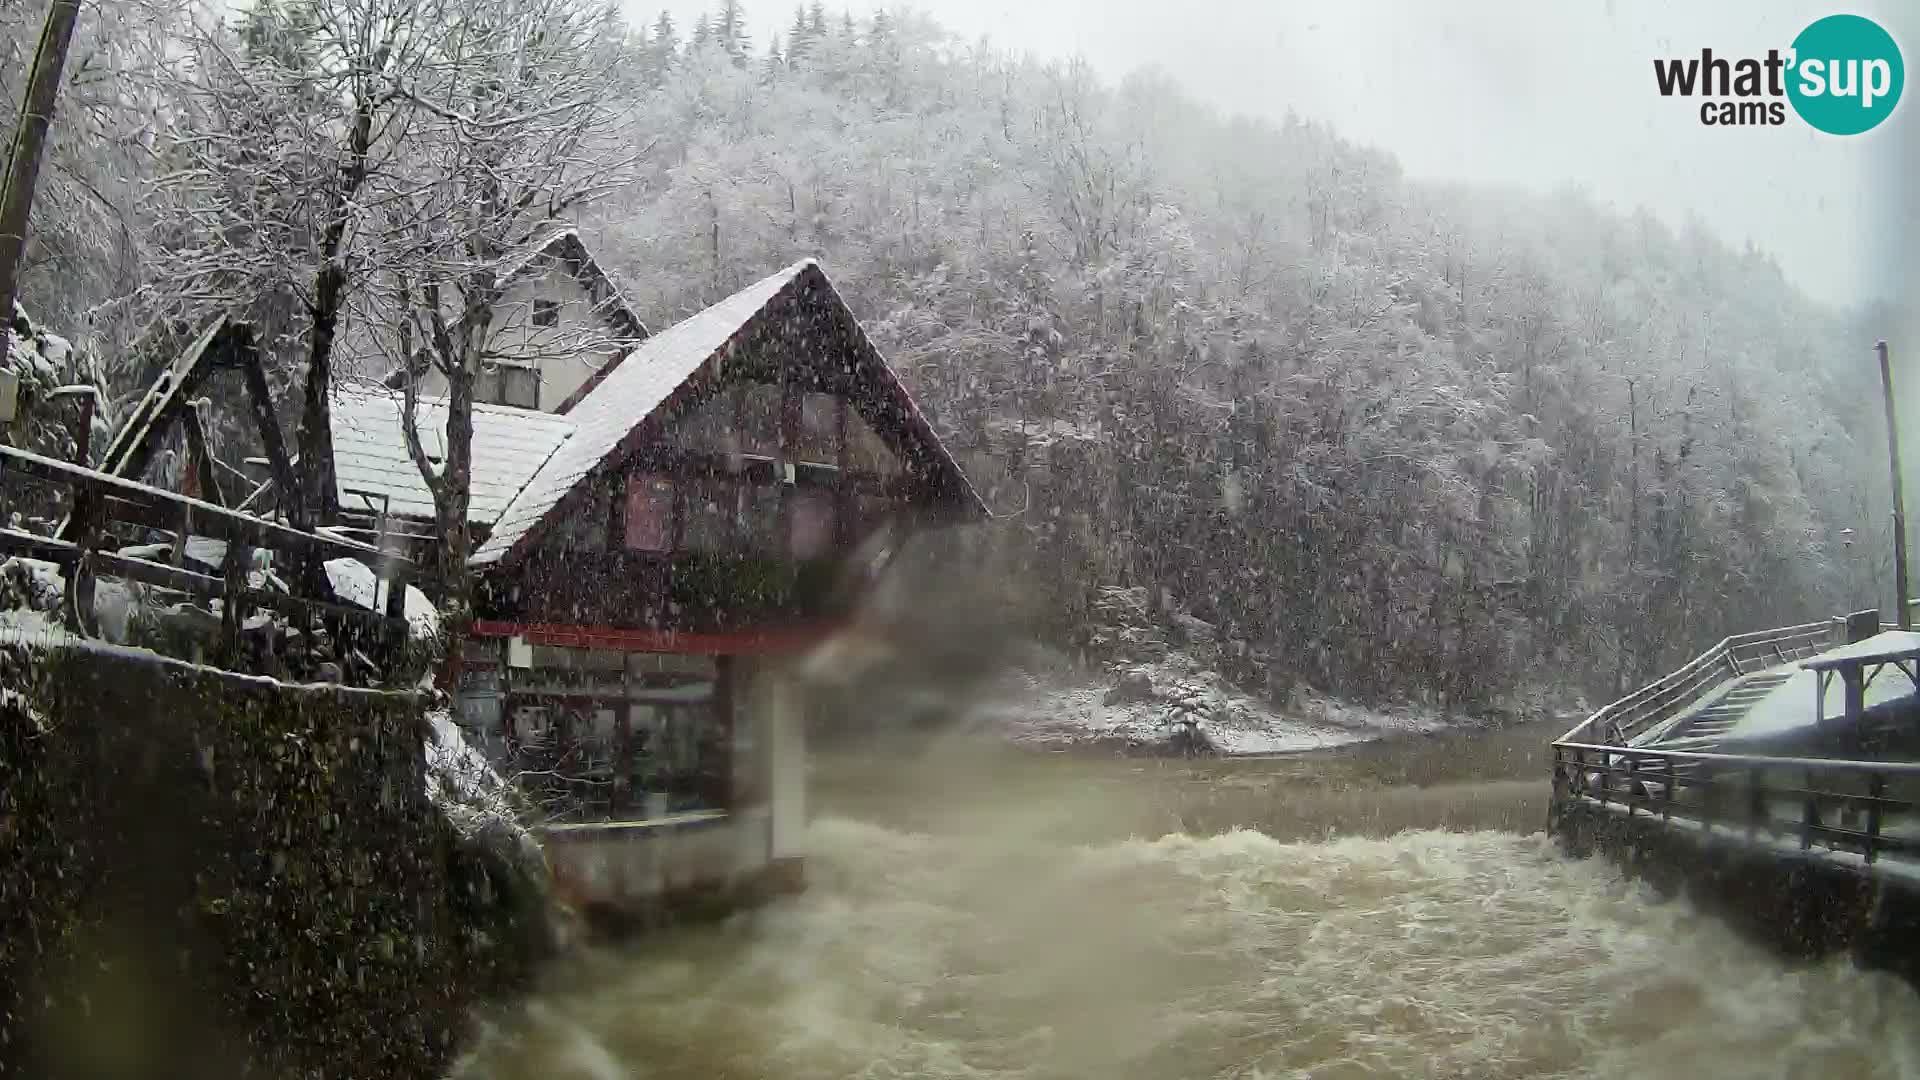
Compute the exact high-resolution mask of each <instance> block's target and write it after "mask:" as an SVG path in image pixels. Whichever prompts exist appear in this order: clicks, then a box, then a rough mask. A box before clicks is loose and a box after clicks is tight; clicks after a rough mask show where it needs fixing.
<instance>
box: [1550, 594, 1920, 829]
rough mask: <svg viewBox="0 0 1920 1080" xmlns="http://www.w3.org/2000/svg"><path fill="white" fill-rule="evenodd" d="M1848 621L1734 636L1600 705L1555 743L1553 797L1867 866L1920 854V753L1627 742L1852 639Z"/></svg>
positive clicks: (1805, 624)
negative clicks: (1874, 755)
mask: <svg viewBox="0 0 1920 1080" xmlns="http://www.w3.org/2000/svg"><path fill="white" fill-rule="evenodd" d="M1847 625H1848V621H1847V619H1845V618H1834V619H1830V620H1827V621H1825V622H1814V623H1802V624H1800V625H1798V626H1785V627H1779V628H1777V629H1773V630H1761V631H1757V632H1755V633H1751V634H1736V635H1734V636H1732V637H1728V638H1724V639H1722V640H1721V641H1720V642H1718V643H1717V644H1715V645H1714V646H1713V647H1712V648H1710V649H1708V650H1707V651H1706V652H1704V653H1701V654H1700V655H1699V656H1697V657H1695V658H1694V659H1692V660H1691V661H1689V662H1688V663H1687V664H1685V665H1684V666H1682V667H1681V668H1680V669H1679V670H1677V671H1674V672H1672V673H1671V674H1669V675H1666V676H1665V677H1663V678H1661V679H1659V680H1657V681H1655V682H1653V683H1650V684H1648V685H1647V686H1644V687H1641V688H1640V689H1638V690H1636V691H1634V692H1633V693H1631V694H1628V695H1627V696H1626V697H1623V698H1621V699H1620V700H1618V701H1614V702H1610V703H1608V704H1607V705H1605V706H1602V707H1601V708H1600V709H1598V710H1596V711H1595V712H1594V713H1593V714H1592V715H1591V716H1589V717H1587V718H1586V719H1584V720H1582V721H1581V722H1580V723H1578V724H1576V725H1575V726H1574V727H1573V729H1572V730H1570V731H1568V732H1567V733H1566V734H1565V735H1563V736H1561V737H1560V738H1559V739H1558V740H1556V741H1555V742H1554V744H1553V794H1554V803H1555V805H1556V806H1559V805H1561V804H1563V803H1564V802H1565V801H1567V800H1569V799H1590V800H1593V801H1595V802H1598V803H1600V804H1602V805H1606V806H1610V807H1614V808H1617V809H1623V810H1624V811H1625V812H1626V814H1627V816H1628V817H1634V816H1637V815H1640V814H1645V815H1648V816H1650V817H1658V818H1659V819H1661V820H1662V821H1664V822H1669V823H1671V822H1673V821H1676V820H1677V821H1680V822H1682V823H1683V824H1690V825H1692V826H1695V827H1699V828H1704V829H1707V830H1710V831H1711V830H1726V831H1730V832H1731V833H1732V834H1734V835H1736V836H1740V837H1744V838H1745V839H1746V840H1747V841H1748V842H1750V843H1767V844H1776V845H1780V844H1784V845H1786V846H1789V847H1792V846H1796V845H1797V846H1798V848H1799V849H1800V850H1802V851H1810V850H1813V849H1815V848H1819V849H1822V850H1825V851H1832V852H1850V853H1853V854H1857V855H1859V856H1861V857H1862V858H1863V859H1864V860H1865V861H1866V862H1867V863H1868V864H1873V863H1876V862H1878V861H1879V860H1880V859H1881V858H1882V856H1885V855H1896V856H1908V857H1912V856H1920V818H1915V817H1914V816H1913V811H1914V809H1915V806H1916V801H1915V800H1916V799H1920V762H1897V761H1853V760H1844V759H1838V758H1806V757H1774V756H1767V755H1759V754H1725V753H1714V752H1709V751H1699V750H1675V749H1661V748H1658V747H1652V746H1634V745H1629V744H1630V743H1631V741H1632V740H1633V739H1634V738H1635V737H1637V736H1640V735H1642V734H1644V733H1646V732H1649V731H1652V730H1654V729H1655V728H1656V727H1657V726H1659V725H1661V724H1664V723H1666V722H1667V721H1669V720H1673V719H1675V718H1676V717H1679V716H1680V715H1681V714H1682V713H1684V712H1686V711H1687V710H1688V709H1689V708H1691V707H1693V706H1694V705H1696V704H1697V703H1699V702H1700V701H1702V700H1703V699H1705V698H1707V697H1708V696H1709V695H1711V694H1712V693H1713V692H1714V691H1715V690H1717V689H1719V688H1720V687H1721V686H1723V685H1725V684H1727V683H1729V682H1732V681H1733V680H1735V679H1738V678H1740V677H1742V676H1745V675H1752V674H1755V673H1757V672H1760V671H1764V670H1766V669H1768V668H1772V667H1778V666H1782V665H1786V664H1790V663H1792V662H1793V661H1796V660H1803V659H1806V658H1808V657H1809V656H1812V655H1814V654H1816V653H1819V652H1822V651H1824V650H1826V649H1828V648H1832V647H1834V646H1836V645H1840V644H1843V643H1845V641H1846V640H1847V636H1848V634H1847ZM1870 625H1871V624H1870ZM1886 628H1887V629H1891V627H1886ZM1889 826H1891V827H1892V830H1893V831H1889Z"/></svg>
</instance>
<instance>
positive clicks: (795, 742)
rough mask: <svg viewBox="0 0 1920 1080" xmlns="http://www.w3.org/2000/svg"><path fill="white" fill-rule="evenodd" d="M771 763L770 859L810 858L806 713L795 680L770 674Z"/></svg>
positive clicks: (767, 697) (767, 689) (767, 693)
mask: <svg viewBox="0 0 1920 1080" xmlns="http://www.w3.org/2000/svg"><path fill="white" fill-rule="evenodd" d="M762 700H763V701H764V702H765V703H766V719H767V728H766V731H767V735H768V740H767V762H768V765H769V766H770V772H771V774H772V775H771V776H770V777H769V779H770V786H769V790H768V793H767V794H768V800H767V801H768V803H769V804H770V806H771V809H772V814H773V817H772V821H771V823H770V825H771V828H770V841H769V851H768V855H769V856H770V857H771V858H772V859H773V860H774V861H776V862H777V861H779V860H782V859H798V858H800V857H802V856H804V855H805V854H806V831H807V737H806V724H805V720H806V716H805V710H804V709H803V708H802V707H801V701H800V696H799V694H798V693H797V691H796V688H795V687H794V685H793V682H792V680H791V679H790V678H789V677H788V676H787V675H786V674H785V673H784V672H777V671H776V672H768V677H767V678H766V680H765V696H764V697H763V698H762Z"/></svg>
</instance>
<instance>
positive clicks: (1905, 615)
mask: <svg viewBox="0 0 1920 1080" xmlns="http://www.w3.org/2000/svg"><path fill="white" fill-rule="evenodd" d="M1873 351H1874V352H1876V353H1878V354H1879V356H1880V388H1881V390H1882V391H1883V392H1884V394H1885V397H1886V399H1887V402H1886V403H1887V456H1888V459H1889V461H1890V463H1891V465H1892V468H1893V587H1894V591H1895V593H1896V594H1897V595H1896V596H1895V597H1894V602H1895V603H1896V604H1897V605H1898V606H1899V611H1900V629H1902V630H1911V629H1913V614H1912V611H1911V610H1910V606H1911V605H1910V604H1909V601H1911V600H1912V599H1913V597H1912V596H1911V595H1910V594H1909V593H1908V592H1907V505H1906V499H1905V497H1904V496H1903V495H1902V494H1901V491H1900V425H1899V423H1898V421H1896V420H1895V419H1894V415H1893V366H1892V365H1891V364H1890V363H1888V362H1887V343H1886V342H1884V341H1877V342H1874V345H1873Z"/></svg>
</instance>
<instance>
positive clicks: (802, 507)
mask: <svg viewBox="0 0 1920 1080" xmlns="http://www.w3.org/2000/svg"><path fill="white" fill-rule="evenodd" d="M791 498H792V500H793V506H792V514H793V517H792V526H791V531H790V532H789V534H788V544H789V546H788V550H789V551H791V552H792V553H793V557H794V558H796V559H811V558H813V557H814V556H816V555H821V554H824V553H825V552H826V550H827V549H828V548H830V547H832V546H833V493H832V492H827V491H820V490H817V489H813V490H809V489H805V488H802V489H798V490H795V491H793V492H792V493H791Z"/></svg>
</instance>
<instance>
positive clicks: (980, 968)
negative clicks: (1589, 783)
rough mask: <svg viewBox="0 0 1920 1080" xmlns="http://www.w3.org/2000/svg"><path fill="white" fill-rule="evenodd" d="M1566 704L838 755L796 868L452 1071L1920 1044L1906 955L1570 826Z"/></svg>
mask: <svg viewBox="0 0 1920 1080" xmlns="http://www.w3.org/2000/svg"><path fill="white" fill-rule="evenodd" d="M1551 734H1552V732H1551V731H1549V730H1547V729H1543V728H1520V729H1513V730H1509V731H1507V732H1504V733H1494V734H1477V735H1457V736H1447V737H1439V738H1421V739H1412V740H1405V741H1398V742H1394V743H1388V744H1376V745H1372V746H1366V747H1360V748H1357V749H1351V750H1346V751H1341V752H1332V753H1324V754H1316V755H1309V756H1299V757H1290V758H1279V759H1271V760H1263V761H1247V760H1238V761H1225V762H1204V761H1202V762H1177V761H1139V760H1115V759H1097V760H1095V759H1086V758H1080V757H1073V756H1068V755H1057V754H1056V755H1046V754H1033V753H1026V752H1011V751H1007V750H1003V749H1000V748H997V747H993V746H990V745H986V744H981V743H977V742H972V741H965V740H957V739H949V740H943V741H939V742H935V743H931V744H926V743H922V744H912V745H907V744H902V745H884V746H879V747H867V748H863V750H862V751H861V752H859V753H847V752H833V753H827V754H823V755H820V757H819V760H818V763H817V766H816V775H815V809H816V816H815V822H814V826H813V830H812V834H811V841H812V847H813V854H812V855H811V857H810V859H809V864H808V872H809V877H810V881H811V888H810V890H809V891H808V892H807V893H806V894H805V895H803V896H800V897H797V898H793V899H790V900H787V901H783V902H780V903H777V904H775V905H773V906H771V907H769V908H766V909H764V910H761V911H758V912H753V913H750V914H746V915H742V916H739V917H737V918H735V919H733V920H732V921H730V922H727V923H724V924H720V925H707V926H690V927H684V928H680V929H676V930H672V931H669V932H666V933H663V934H659V935H656V936H653V937H649V938H645V939H641V940H638V941H635V942H632V943H630V944H627V945H623V946H621V947H618V948H601V949H596V950H591V951H588V952H586V953H584V954H583V955H581V956H579V957H577V958H575V959H573V960H570V961H569V962H567V963H566V964H565V965H563V966H562V967H561V968H560V969H559V970H557V971H555V972H554V973H553V975H552V977H551V978H550V979H549V980H548V981H547V985H546V987H545V988H544V989H543V990H541V991H540V992H538V993H536V994H534V995H533V996H531V997H530V998H529V999H528V1000H526V1001H525V1002H522V1003H519V1004H516V1005H514V1006H511V1007H508V1008H504V1009H501V1010H499V1011H497V1012H495V1013H493V1014H491V1015H489V1016H488V1017H486V1018H485V1020H484V1022H483V1024H482V1031H481V1035H480V1037H479V1039H478V1040H476V1042H475V1044H474V1045H473V1046H472V1048H471V1049H470V1050H469V1052H468V1053H467V1055H466V1056H465V1058H464V1059H463V1060H462V1062H461V1063H460V1064H459V1066H458V1067H457V1068H456V1070H455V1076H457V1077H460V1078H462V1080H481V1078H489V1080H491V1078H499V1080H518V1078H533V1077H541V1078H553V1080H565V1078H576V1077H577V1078H583V1080H584V1078H593V1080H600V1078H612V1077H623V1078H625V1077H640V1078H644V1077H663V1078H665V1077H671V1078H686V1080H692V1078H696V1077H698V1078H701V1080H717V1078H727V1077H737V1078H760V1077H765V1078H776V1077H778V1078H814V1077H819V1078H826V1077H834V1078H839V1077H863V1078H895V1077H928V1078H935V1077H938V1078H948V1077H953V1078H959V1077H994V1078H1003V1077H1004V1078H1014V1077H1020V1078H1035V1080H1039V1078H1047V1080H1051V1078H1066V1077H1103V1078H1128V1080H1130V1078H1143V1080H1145V1078H1176V1077H1245V1078H1267V1077H1276V1078H1277V1077H1316V1078H1319V1077H1326V1078H1331V1077H1404V1076H1430V1077H1473V1078H1482V1077H1561V1076H1564V1077H1635V1078H1651V1077H1686V1078H1690V1080H1697V1078H1702V1077H1722V1076H1724V1077H1822V1078H1826V1077H1833V1078H1843V1077H1900V1076H1915V1075H1920V998H1917V997H1916V995H1915V993H1914V992H1913V990H1911V989H1910V988H1908V987H1907V986H1906V985H1905V984H1903V983H1900V982H1898V981H1896V980H1894V979H1892V978H1890V977H1888V976H1884V975H1879V974H1869V973H1863V972H1860V971H1857V970H1855V969H1854V968H1853V967H1851V966H1850V965H1849V964H1848V963H1847V962H1845V961H1843V960H1835V961H1824V962H1819V963H1815V964H1809V965H1797V964H1794V963H1791V962H1788V961H1784V960H1782V959H1780V958H1779V957H1778V956H1776V955H1774V954H1772V953H1770V952H1768V951H1766V950H1764V949H1761V948H1759V947H1757V946H1755V945H1752V944H1749V943H1747V942H1746V941H1744V940H1742V939H1740V938H1738V937H1736V936H1735V935H1734V934H1733V933H1731V932H1730V931H1728V930H1727V929H1726V928H1724V927H1723V926H1721V925H1720V924H1719V923H1717V922H1715V921H1713V920H1712V919H1710V918H1707V917H1705V916H1703V915H1701V914H1699V913H1697V912H1696V911H1695V909H1694V908H1693V907H1692V906H1691V904H1689V903H1688V902H1687V901H1686V900H1685V899H1684V898H1682V899H1678V900H1662V899H1660V898H1658V897H1656V896H1655V895H1654V894H1653V893H1651V891H1649V890H1648V889H1647V888H1645V887H1644V886H1642V885H1640V884H1637V883H1635V882H1632V881H1629V880H1628V879H1626V878H1624V877H1623V876H1622V875H1621V874H1620V873H1618V872H1617V871H1616V870H1614V869H1613V868H1612V867H1611V866H1610V865H1608V864H1606V863H1604V862H1600V861H1575V860H1569V859H1566V858H1564V857H1562V856H1561V855H1560V854H1559V853H1558V852H1557V851H1556V850H1555V848H1554V846H1553V845H1552V844H1551V843H1550V842H1549V841H1548V840H1547V839H1546V837H1545V836H1544V835H1543V834H1542V833H1541V831H1540V830H1541V826H1542V825H1543V823H1544V820H1545V815H1546V797H1547V791H1546V784H1545V782H1544V780H1543V779H1542V777H1543V776H1544V767H1543V764H1542V756H1543V754H1542V751H1543V747H1544V743H1545V741H1546V739H1547V738H1549V737H1550V736H1551Z"/></svg>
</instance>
